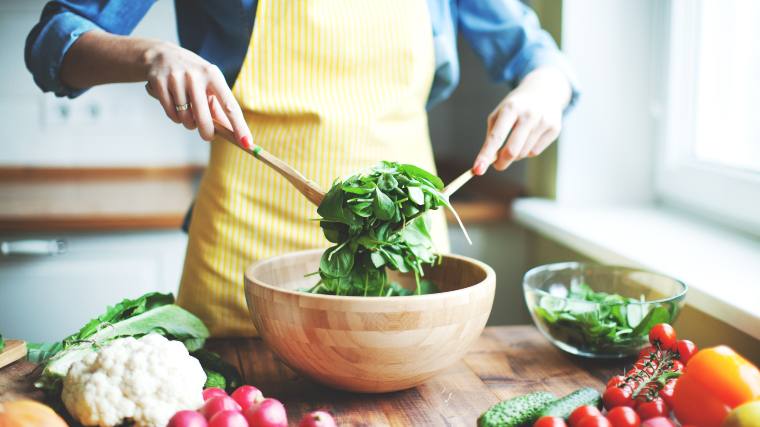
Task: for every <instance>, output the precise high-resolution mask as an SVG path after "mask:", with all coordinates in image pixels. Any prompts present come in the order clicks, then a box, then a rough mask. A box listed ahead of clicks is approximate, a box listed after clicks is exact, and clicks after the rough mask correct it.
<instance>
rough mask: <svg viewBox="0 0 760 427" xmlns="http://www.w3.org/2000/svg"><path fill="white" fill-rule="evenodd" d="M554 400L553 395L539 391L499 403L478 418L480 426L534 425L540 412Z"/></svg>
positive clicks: (513, 426)
mask: <svg viewBox="0 0 760 427" xmlns="http://www.w3.org/2000/svg"><path fill="white" fill-rule="evenodd" d="M554 399H555V397H554V395H553V394H551V393H548V392H545V391H537V392H535V393H530V394H526V395H525V396H520V397H515V398H512V399H508V400H505V401H503V402H499V403H497V404H495V405H493V406H491V407H490V408H488V410H487V411H486V412H484V413H483V415H481V416H480V418H478V426H479V427H516V426H519V425H521V424H529V423H532V422H533V421H534V420H536V419H537V418H538V414H539V412H541V410H542V409H543V408H544V407H545V406H546V405H547V404H549V403H550V402H552V401H554Z"/></svg>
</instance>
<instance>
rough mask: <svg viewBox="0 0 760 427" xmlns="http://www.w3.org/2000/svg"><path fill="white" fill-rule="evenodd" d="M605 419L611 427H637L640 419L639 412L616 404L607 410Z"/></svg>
mask: <svg viewBox="0 0 760 427" xmlns="http://www.w3.org/2000/svg"><path fill="white" fill-rule="evenodd" d="M607 419H608V420H610V424H612V427H639V426H640V425H641V419H640V418H639V414H637V413H636V411H634V410H633V408H629V407H628V406H618V407H617V408H612V410H611V411H609V412H607Z"/></svg>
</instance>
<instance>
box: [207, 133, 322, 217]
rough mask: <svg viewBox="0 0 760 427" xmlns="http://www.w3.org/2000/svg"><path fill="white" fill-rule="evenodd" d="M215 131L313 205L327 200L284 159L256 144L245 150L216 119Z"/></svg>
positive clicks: (319, 189)
mask: <svg viewBox="0 0 760 427" xmlns="http://www.w3.org/2000/svg"><path fill="white" fill-rule="evenodd" d="M214 130H215V131H216V134H217V135H219V136H221V137H222V138H224V139H225V140H226V141H228V142H230V143H232V144H233V145H234V146H236V147H238V148H239V149H241V150H243V151H245V152H246V153H248V154H250V155H252V156H253V157H256V158H257V159H259V160H261V161H262V162H263V163H264V164H265V165H267V166H269V167H270V168H272V169H274V170H275V172H277V173H278V174H280V175H281V176H282V177H283V178H285V179H287V180H288V181H289V182H290V183H291V184H293V186H294V187H295V188H296V190H298V192H299V193H301V194H303V195H304V196H305V197H306V198H307V199H309V201H310V202H311V203H313V204H315V205H316V206H319V204H320V203H322V199H324V198H325V192H324V191H323V190H322V189H321V188H319V185H317V184H316V183H315V182H314V181H312V180H310V179H308V178H306V177H305V176H303V174H301V172H298V171H297V170H296V169H294V168H293V167H292V166H290V165H289V164H287V163H285V162H284V161H282V159H280V158H279V157H277V156H275V155H274V154H272V153H270V152H268V151H266V150H264V149H263V148H261V147H260V146H258V145H255V144H254V146H253V147H252V148H250V149H247V148H243V147H242V146H240V144H238V142H237V141H236V140H235V133H234V132H233V131H232V129H230V128H228V127H227V126H226V125H225V124H224V123H222V122H220V121H218V120H216V119H214Z"/></svg>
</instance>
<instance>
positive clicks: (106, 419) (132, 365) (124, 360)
mask: <svg viewBox="0 0 760 427" xmlns="http://www.w3.org/2000/svg"><path fill="white" fill-rule="evenodd" d="M205 382H206V374H205V373H204V372H203V369H202V368H201V364H200V363H199V362H198V360H197V359H196V358H194V357H192V356H190V354H188V352H187V349H186V348H185V346H184V345H183V344H182V343H181V342H179V341H169V340H167V339H166V338H165V337H163V336H161V335H158V334H155V333H153V334H148V335H145V336H144V337H142V338H140V339H135V338H132V337H127V338H119V339H116V340H114V341H112V342H110V343H109V344H108V345H106V346H104V347H103V348H102V349H100V351H97V352H92V353H90V354H88V355H87V356H85V357H84V358H82V359H81V360H80V361H78V362H75V363H74V364H73V365H71V367H70V368H69V371H68V373H67V374H66V377H65V378H64V379H63V392H62V394H61V398H62V400H63V403H64V405H66V409H68V411H69V413H71V415H72V416H73V417H74V418H76V419H77V420H79V422H81V423H82V424H84V425H87V426H115V425H119V424H121V423H123V422H125V421H132V422H134V423H135V425H136V426H161V427H163V426H165V425H166V424H167V423H168V422H169V419H170V418H171V417H172V415H174V413H176V412H177V411H180V410H183V409H197V408H199V407H200V406H201V405H203V397H202V391H203V385H204V383H205Z"/></svg>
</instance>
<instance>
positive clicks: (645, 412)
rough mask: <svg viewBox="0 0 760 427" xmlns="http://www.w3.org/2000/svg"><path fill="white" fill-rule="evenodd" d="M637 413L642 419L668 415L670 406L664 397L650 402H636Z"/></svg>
mask: <svg viewBox="0 0 760 427" xmlns="http://www.w3.org/2000/svg"><path fill="white" fill-rule="evenodd" d="M636 413H637V414H639V417H641V419H642V420H648V419H650V418H656V417H667V416H668V414H670V408H668V405H667V404H666V403H665V401H664V400H662V399H654V400H650V401H649V402H643V401H638V402H636Z"/></svg>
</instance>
